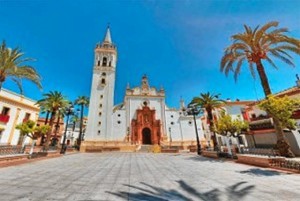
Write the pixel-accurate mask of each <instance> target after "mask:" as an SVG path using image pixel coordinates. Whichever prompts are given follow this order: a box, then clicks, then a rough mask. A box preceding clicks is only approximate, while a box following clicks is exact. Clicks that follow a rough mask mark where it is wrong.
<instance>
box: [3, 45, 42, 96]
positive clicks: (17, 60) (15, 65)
mask: <svg viewBox="0 0 300 201" xmlns="http://www.w3.org/2000/svg"><path fill="white" fill-rule="evenodd" d="M23 56H24V53H23V52H22V51H21V49H19V48H18V47H17V48H14V49H11V48H8V47H7V46H6V43H5V41H3V42H2V44H1V46H0V91H1V88H2V84H3V82H4V81H5V80H6V78H7V77H11V78H12V81H14V82H15V83H16V84H17V85H18V87H19V89H20V91H21V93H23V89H22V83H21V79H22V78H25V79H28V80H30V81H32V82H33V83H34V84H36V85H37V86H38V87H39V88H40V89H41V88H42V85H41V82H40V80H41V77H40V75H39V74H38V72H37V71H36V70H35V69H34V67H32V66H29V65H27V64H25V63H26V62H28V61H33V59H31V58H23Z"/></svg>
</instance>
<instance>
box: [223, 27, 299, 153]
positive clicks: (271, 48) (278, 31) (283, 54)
mask: <svg viewBox="0 0 300 201" xmlns="http://www.w3.org/2000/svg"><path fill="white" fill-rule="evenodd" d="M278 24H279V23H278V22H269V23H267V24H265V25H263V26H262V27H261V28H260V27H259V26H257V27H256V28H255V29H252V28H251V27H249V26H247V25H244V27H245V32H244V33H238V34H235V35H233V36H232V39H233V44H231V45H230V46H228V47H227V48H226V49H225V53H224V55H223V57H222V60H221V65H220V66H221V67H220V70H221V72H224V73H225V75H226V76H227V75H228V74H229V72H231V71H232V72H233V73H234V78H235V80H237V77H238V75H239V74H240V72H241V68H242V66H243V64H244V62H245V61H246V62H247V63H248V66H249V69H250V72H251V74H252V76H253V77H254V78H255V74H256V73H255V68H254V65H255V67H256V71H257V73H258V75H259V78H260V82H261V85H262V88H263V90H264V93H265V96H266V97H268V95H270V94H272V92H271V89H270V85H269V81H268V78H267V75H266V72H265V68H264V66H263V63H262V60H266V61H267V62H268V63H269V64H270V65H271V66H272V67H274V68H276V69H278V67H277V66H276V64H275V63H274V61H273V60H272V57H273V58H277V59H279V60H281V61H283V62H285V63H286V64H288V65H291V66H295V65H294V63H293V61H292V56H291V55H290V53H295V54H298V55H299V54H300V41H299V40H298V39H295V38H292V37H289V36H287V35H286V33H287V32H288V29H287V28H277V26H278ZM274 126H275V129H276V131H277V132H278V133H277V136H280V135H281V133H282V131H281V132H279V131H280V130H282V128H281V127H280V124H279V122H277V119H274ZM281 138H282V137H279V139H281ZM282 139H283V140H279V141H278V142H277V144H278V146H281V147H289V144H288V143H287V141H286V140H285V139H284V138H282ZM280 143H281V144H282V143H283V144H284V145H283V144H282V145H279V144H280ZM283 155H286V156H287V155H290V151H289V150H288V149H286V153H285V154H283Z"/></svg>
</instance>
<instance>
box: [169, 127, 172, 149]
mask: <svg viewBox="0 0 300 201" xmlns="http://www.w3.org/2000/svg"><path fill="white" fill-rule="evenodd" d="M169 133H170V146H169V147H170V148H171V145H172V135H171V127H169Z"/></svg>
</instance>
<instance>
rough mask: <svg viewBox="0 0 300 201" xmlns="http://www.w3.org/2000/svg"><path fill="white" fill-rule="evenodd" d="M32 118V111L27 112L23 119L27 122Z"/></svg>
mask: <svg viewBox="0 0 300 201" xmlns="http://www.w3.org/2000/svg"><path fill="white" fill-rule="evenodd" d="M29 119H30V113H26V114H25V117H24V119H23V122H26V121H28V120H29Z"/></svg>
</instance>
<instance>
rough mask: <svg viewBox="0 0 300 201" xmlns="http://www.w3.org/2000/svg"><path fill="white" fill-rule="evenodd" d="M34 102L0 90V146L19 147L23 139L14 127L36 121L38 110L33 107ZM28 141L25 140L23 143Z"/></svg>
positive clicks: (35, 106)
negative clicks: (28, 121) (25, 122)
mask: <svg viewBox="0 0 300 201" xmlns="http://www.w3.org/2000/svg"><path fill="white" fill-rule="evenodd" d="M35 104H36V101H34V100H31V99H29V98H26V97H24V96H22V95H19V94H16V93H14V92H11V91H8V90H6V89H3V88H2V89H1V91H0V112H1V113H0V128H1V130H2V131H1V130H0V144H2V145H3V144H4V145H21V144H22V142H23V137H21V136H20V132H19V130H17V129H15V127H16V125H18V124H20V123H22V122H24V121H27V120H33V121H37V119H38V116H39V112H40V108H39V107H38V106H37V105H35ZM29 141H30V139H29V138H27V139H26V142H25V143H28V142H29Z"/></svg>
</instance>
